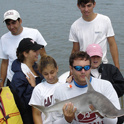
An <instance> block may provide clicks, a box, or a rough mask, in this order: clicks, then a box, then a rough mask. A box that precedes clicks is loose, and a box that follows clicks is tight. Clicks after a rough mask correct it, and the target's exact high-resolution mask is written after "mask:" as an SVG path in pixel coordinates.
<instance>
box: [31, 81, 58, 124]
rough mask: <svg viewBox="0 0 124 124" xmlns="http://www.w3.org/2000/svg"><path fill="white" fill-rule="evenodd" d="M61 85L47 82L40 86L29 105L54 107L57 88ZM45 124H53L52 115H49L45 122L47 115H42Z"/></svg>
mask: <svg viewBox="0 0 124 124" xmlns="http://www.w3.org/2000/svg"><path fill="white" fill-rule="evenodd" d="M59 85H60V82H57V83H55V84H49V83H47V82H46V81H44V82H42V83H40V84H38V85H37V86H36V87H35V88H34V90H33V93H32V96H31V99H30V102H29V105H40V106H45V107H48V106H50V105H52V104H53V103H52V98H53V93H54V91H55V88H56V87H57V86H59ZM41 117H42V120H43V124H53V123H52V115H51V113H50V114H48V118H47V119H46V120H45V115H44V114H43V113H42V114H41Z"/></svg>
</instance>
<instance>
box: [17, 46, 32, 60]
mask: <svg viewBox="0 0 124 124" xmlns="http://www.w3.org/2000/svg"><path fill="white" fill-rule="evenodd" d="M29 51H30V49H29V50H26V51H25V52H26V53H29ZM16 56H17V59H18V61H19V62H24V59H25V56H24V55H23V52H20V50H19V49H18V48H17V51H16Z"/></svg>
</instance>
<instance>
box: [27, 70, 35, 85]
mask: <svg viewBox="0 0 124 124" xmlns="http://www.w3.org/2000/svg"><path fill="white" fill-rule="evenodd" d="M27 75H28V76H27V77H26V79H27V80H28V82H29V84H30V85H31V86H32V87H35V86H36V82H35V77H34V76H33V75H32V74H31V73H30V72H29V73H27Z"/></svg>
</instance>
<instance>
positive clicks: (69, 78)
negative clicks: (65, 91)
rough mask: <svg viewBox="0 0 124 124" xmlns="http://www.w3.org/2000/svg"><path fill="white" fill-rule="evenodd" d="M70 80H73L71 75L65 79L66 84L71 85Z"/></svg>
mask: <svg viewBox="0 0 124 124" xmlns="http://www.w3.org/2000/svg"><path fill="white" fill-rule="evenodd" d="M72 80H73V75H70V76H69V77H67V79H66V82H68V83H71V82H72Z"/></svg>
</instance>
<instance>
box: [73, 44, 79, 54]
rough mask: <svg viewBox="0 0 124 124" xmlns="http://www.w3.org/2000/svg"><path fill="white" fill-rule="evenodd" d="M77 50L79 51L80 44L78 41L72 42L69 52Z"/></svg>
mask: <svg viewBox="0 0 124 124" xmlns="http://www.w3.org/2000/svg"><path fill="white" fill-rule="evenodd" d="M77 51H80V45H79V43H78V42H73V48H72V52H71V53H74V52H77Z"/></svg>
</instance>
